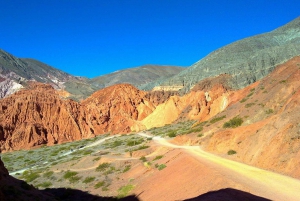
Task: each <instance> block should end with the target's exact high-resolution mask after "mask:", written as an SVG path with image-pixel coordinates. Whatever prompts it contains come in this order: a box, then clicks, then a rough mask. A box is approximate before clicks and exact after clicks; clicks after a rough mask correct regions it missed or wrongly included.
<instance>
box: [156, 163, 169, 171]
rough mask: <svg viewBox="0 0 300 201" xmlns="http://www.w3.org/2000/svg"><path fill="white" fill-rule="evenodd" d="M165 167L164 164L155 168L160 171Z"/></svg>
mask: <svg viewBox="0 0 300 201" xmlns="http://www.w3.org/2000/svg"><path fill="white" fill-rule="evenodd" d="M166 167H167V166H166V165H165V164H160V165H159V166H158V167H157V169H158V170H162V169H164V168H166Z"/></svg>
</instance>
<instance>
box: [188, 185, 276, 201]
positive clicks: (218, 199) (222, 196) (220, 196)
mask: <svg viewBox="0 0 300 201" xmlns="http://www.w3.org/2000/svg"><path fill="white" fill-rule="evenodd" d="M240 200H244V201H247V200H249V201H270V200H269V199H266V198H263V197H259V196H256V195H252V194H250V193H247V192H244V191H240V190H236V189H232V188H225V189H221V190H218V191H211V192H208V193H205V194H203V195H199V196H198V197H194V198H190V199H187V200H185V201H240Z"/></svg>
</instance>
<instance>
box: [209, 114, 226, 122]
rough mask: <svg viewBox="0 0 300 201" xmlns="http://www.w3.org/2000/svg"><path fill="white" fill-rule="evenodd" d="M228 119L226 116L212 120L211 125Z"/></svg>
mask: <svg viewBox="0 0 300 201" xmlns="http://www.w3.org/2000/svg"><path fill="white" fill-rule="evenodd" d="M225 118H226V115H224V116H221V117H215V118H213V119H212V120H210V123H211V124H213V123H216V122H218V121H221V120H222V119H225Z"/></svg>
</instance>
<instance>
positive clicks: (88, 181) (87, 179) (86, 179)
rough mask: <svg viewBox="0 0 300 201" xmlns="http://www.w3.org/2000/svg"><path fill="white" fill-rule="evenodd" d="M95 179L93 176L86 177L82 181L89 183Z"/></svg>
mask: <svg viewBox="0 0 300 201" xmlns="http://www.w3.org/2000/svg"><path fill="white" fill-rule="evenodd" d="M94 180H95V177H86V178H85V179H84V180H83V183H85V184H87V183H90V182H92V181H94Z"/></svg>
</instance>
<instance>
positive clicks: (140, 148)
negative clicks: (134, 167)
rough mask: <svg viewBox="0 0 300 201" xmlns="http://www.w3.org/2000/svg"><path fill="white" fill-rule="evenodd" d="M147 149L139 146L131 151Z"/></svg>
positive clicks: (145, 146)
mask: <svg viewBox="0 0 300 201" xmlns="http://www.w3.org/2000/svg"><path fill="white" fill-rule="evenodd" d="M147 148H149V146H147V145H142V146H139V147H138V148H136V149H133V150H132V151H138V150H142V149H147Z"/></svg>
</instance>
